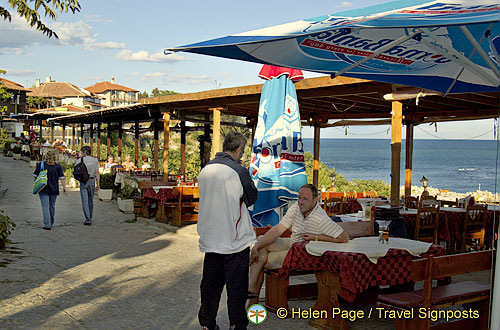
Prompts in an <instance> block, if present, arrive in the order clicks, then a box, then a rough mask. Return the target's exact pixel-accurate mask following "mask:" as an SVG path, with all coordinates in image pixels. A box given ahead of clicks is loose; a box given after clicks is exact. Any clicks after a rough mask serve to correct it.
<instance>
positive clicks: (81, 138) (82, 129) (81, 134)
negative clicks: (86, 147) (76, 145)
mask: <svg viewBox="0 0 500 330" xmlns="http://www.w3.org/2000/svg"><path fill="white" fill-rule="evenodd" d="M84 128H85V125H84V124H83V123H80V150H81V149H82V148H83V131H84Z"/></svg>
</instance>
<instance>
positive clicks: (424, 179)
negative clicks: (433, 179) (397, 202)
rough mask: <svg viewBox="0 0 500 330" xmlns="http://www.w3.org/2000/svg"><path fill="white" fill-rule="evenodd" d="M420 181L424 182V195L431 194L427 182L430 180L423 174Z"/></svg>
mask: <svg viewBox="0 0 500 330" xmlns="http://www.w3.org/2000/svg"><path fill="white" fill-rule="evenodd" d="M420 182H421V183H422V187H424V191H423V192H422V196H429V192H428V191H427V184H428V183H429V180H427V178H426V177H425V176H422V179H420Z"/></svg>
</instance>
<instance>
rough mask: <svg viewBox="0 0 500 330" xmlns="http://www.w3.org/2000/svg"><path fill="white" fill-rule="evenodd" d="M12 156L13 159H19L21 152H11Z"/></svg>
mask: <svg viewBox="0 0 500 330" xmlns="http://www.w3.org/2000/svg"><path fill="white" fill-rule="evenodd" d="M12 158H14V160H19V159H21V154H12Z"/></svg>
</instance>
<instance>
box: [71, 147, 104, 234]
mask: <svg viewBox="0 0 500 330" xmlns="http://www.w3.org/2000/svg"><path fill="white" fill-rule="evenodd" d="M90 154H91V150H90V147H89V146H84V147H82V158H80V159H78V160H77V161H76V164H78V163H80V161H82V160H83V163H84V164H85V166H86V167H87V172H88V173H89V179H88V181H87V182H81V181H80V197H81V198H82V208H83V214H84V215H85V222H84V223H83V224H84V225H86V226H90V225H91V224H92V213H93V211H94V193H95V191H96V190H99V160H98V159H97V158H94V157H92V156H90Z"/></svg>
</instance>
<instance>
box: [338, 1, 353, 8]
mask: <svg viewBox="0 0 500 330" xmlns="http://www.w3.org/2000/svg"><path fill="white" fill-rule="evenodd" d="M340 6H341V7H351V6H352V2H350V1H344V2H342V3H341V4H340Z"/></svg>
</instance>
